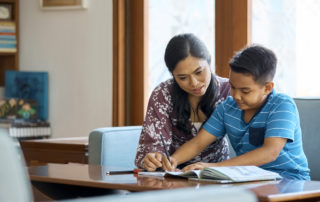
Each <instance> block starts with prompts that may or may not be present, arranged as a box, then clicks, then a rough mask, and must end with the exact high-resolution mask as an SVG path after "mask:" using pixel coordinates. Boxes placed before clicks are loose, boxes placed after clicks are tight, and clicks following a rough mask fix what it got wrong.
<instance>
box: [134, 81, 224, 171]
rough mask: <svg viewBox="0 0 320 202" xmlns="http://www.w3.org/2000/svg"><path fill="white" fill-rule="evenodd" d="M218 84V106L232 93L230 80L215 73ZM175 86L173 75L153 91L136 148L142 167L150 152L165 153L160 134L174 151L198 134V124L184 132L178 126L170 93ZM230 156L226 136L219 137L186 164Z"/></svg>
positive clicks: (214, 160) (136, 162)
mask: <svg viewBox="0 0 320 202" xmlns="http://www.w3.org/2000/svg"><path fill="white" fill-rule="evenodd" d="M216 79H217V83H218V86H219V89H220V91H219V96H218V100H217V102H216V104H215V106H217V105H218V104H220V103H221V102H222V101H224V100H225V99H226V97H227V96H228V95H229V94H230V86H229V80H228V79H226V78H221V77H218V76H216ZM172 89H173V79H169V80H167V81H165V82H162V83H160V84H159V85H158V86H157V87H156V88H155V89H154V90H153V92H152V94H151V96H150V99H149V103H148V108H147V113H146V117H145V121H144V123H143V128H142V132H141V135H140V140H139V145H138V149H137V154H136V159H135V164H136V166H137V167H139V168H143V159H144V157H145V156H146V155H147V153H150V152H159V153H163V154H164V153H165V152H164V148H163V145H162V142H161V138H160V135H159V134H162V136H163V138H164V142H165V145H166V148H167V149H168V151H169V153H170V154H173V153H174V152H175V151H176V150H177V149H178V148H179V147H180V146H182V145H183V144H184V143H185V142H187V141H189V140H190V139H192V138H193V137H194V136H196V135H197V133H198V131H197V129H196V127H195V125H194V124H193V123H192V122H191V120H190V121H189V124H191V126H192V127H191V128H192V129H191V134H187V133H184V132H182V131H181V130H179V129H178V128H177V127H176V122H177V119H176V116H175V114H174V112H173V103H172V100H171V94H172ZM228 158H229V146H228V143H227V140H226V139H225V138H223V139H217V141H215V142H214V143H212V144H211V145H209V146H208V147H207V148H206V149H205V150H203V151H202V152H201V153H200V154H199V155H197V156H196V157H195V158H193V159H192V160H190V161H188V162H186V163H185V164H184V165H188V164H192V163H196V162H199V161H202V162H211V163H214V162H220V161H223V160H226V159H228Z"/></svg>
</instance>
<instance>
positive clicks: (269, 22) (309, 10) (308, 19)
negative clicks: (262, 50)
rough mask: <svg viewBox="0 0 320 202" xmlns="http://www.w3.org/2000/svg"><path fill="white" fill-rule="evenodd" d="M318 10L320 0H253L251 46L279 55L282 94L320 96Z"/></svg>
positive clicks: (279, 77)
mask: <svg viewBox="0 0 320 202" xmlns="http://www.w3.org/2000/svg"><path fill="white" fill-rule="evenodd" d="M319 9H320V1H318V0H304V1H300V0H252V43H258V44H262V45H265V46H266V47H268V48H270V49H272V50H273V51H274V52H275V53H276V55H277V57H278V69H277V73H276V77H275V85H276V89H277V90H278V91H280V92H284V93H286V94H289V95H290V96H320V88H319V87H318V86H319V85H320V79H319V73H320V70H319V67H318V61H317V58H318V57H319V53H318V52H319V51H318V49H319V45H320V39H319V36H320V27H319V26H317V24H318V22H319V21H320V13H319Z"/></svg>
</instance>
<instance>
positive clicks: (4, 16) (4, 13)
mask: <svg viewBox="0 0 320 202" xmlns="http://www.w3.org/2000/svg"><path fill="white" fill-rule="evenodd" d="M0 20H12V4H8V3H0Z"/></svg>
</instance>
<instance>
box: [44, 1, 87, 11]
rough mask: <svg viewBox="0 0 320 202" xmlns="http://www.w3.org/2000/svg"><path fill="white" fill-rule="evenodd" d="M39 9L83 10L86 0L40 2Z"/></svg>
mask: <svg viewBox="0 0 320 202" xmlns="http://www.w3.org/2000/svg"><path fill="white" fill-rule="evenodd" d="M40 7H41V8H42V9H45V10H61V9H84V8H87V0H40Z"/></svg>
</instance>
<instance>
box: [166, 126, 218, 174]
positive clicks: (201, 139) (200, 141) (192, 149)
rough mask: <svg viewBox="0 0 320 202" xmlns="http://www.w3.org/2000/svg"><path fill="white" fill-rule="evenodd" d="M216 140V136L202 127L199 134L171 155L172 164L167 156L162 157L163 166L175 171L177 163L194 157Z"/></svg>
mask: <svg viewBox="0 0 320 202" xmlns="http://www.w3.org/2000/svg"><path fill="white" fill-rule="evenodd" d="M214 141H216V137H215V136H213V135H211V134H210V133H208V132H207V131H206V130H204V129H201V131H200V132H199V133H198V135H197V136H195V137H194V138H192V139H191V140H190V141H188V142H186V143H185V144H183V145H182V146H181V147H180V148H179V149H178V150H177V151H176V152H175V153H174V154H173V155H171V157H170V161H171V164H170V162H169V161H168V160H167V158H162V159H163V160H162V164H163V165H162V168H163V169H164V170H169V171H174V170H175V169H176V167H177V165H179V164H181V163H184V162H186V161H188V160H190V159H192V158H193V157H195V156H196V155H197V154H199V153H200V152H201V151H202V150H204V149H205V148H206V147H207V146H208V145H209V144H211V143H212V142H214Z"/></svg>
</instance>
